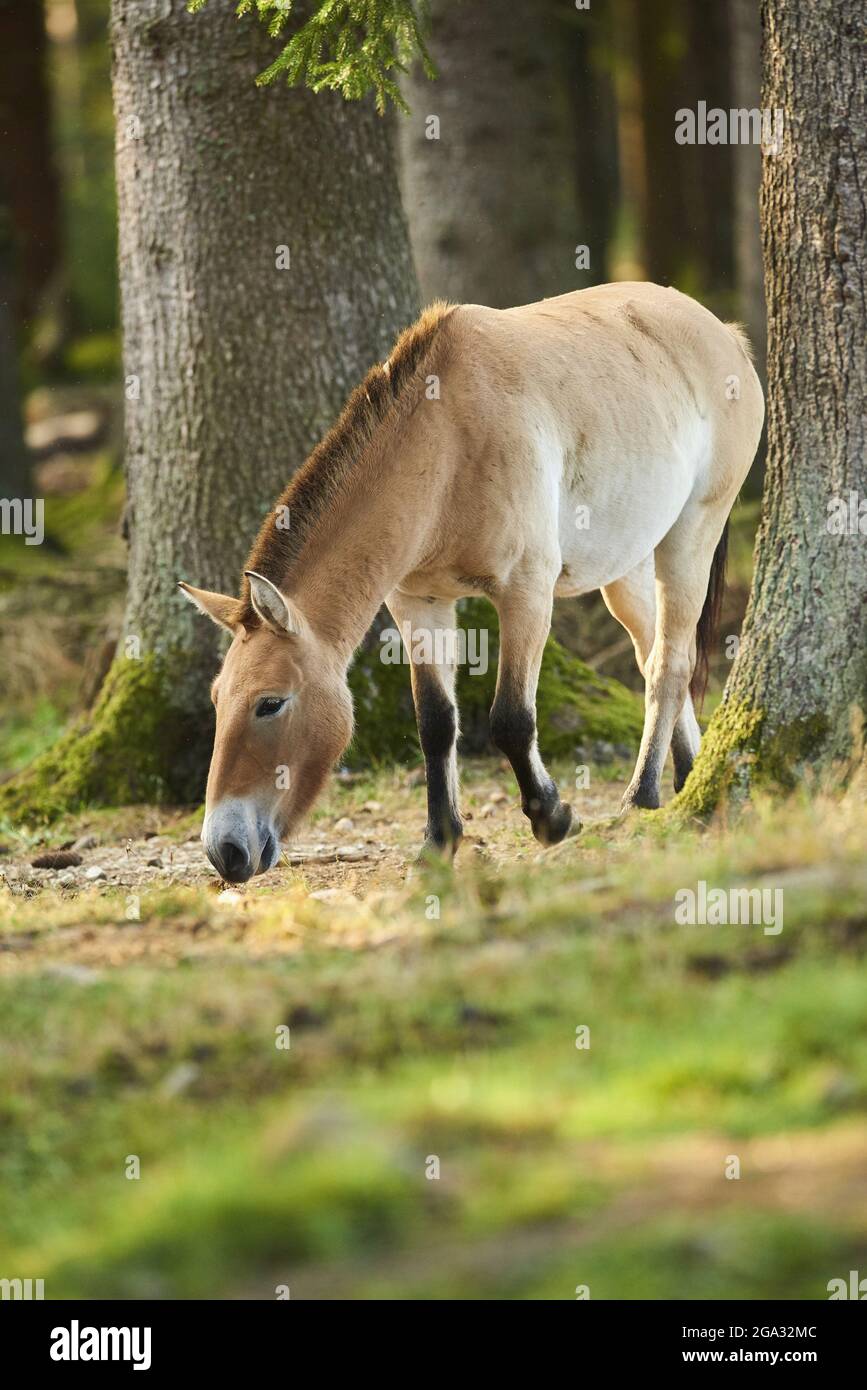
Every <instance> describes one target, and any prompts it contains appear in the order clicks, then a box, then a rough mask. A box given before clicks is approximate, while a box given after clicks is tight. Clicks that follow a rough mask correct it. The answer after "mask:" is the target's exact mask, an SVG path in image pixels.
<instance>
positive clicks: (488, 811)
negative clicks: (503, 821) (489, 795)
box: [479, 801, 497, 820]
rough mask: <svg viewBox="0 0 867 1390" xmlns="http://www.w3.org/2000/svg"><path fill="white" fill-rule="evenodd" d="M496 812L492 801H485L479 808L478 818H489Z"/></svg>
mask: <svg viewBox="0 0 867 1390" xmlns="http://www.w3.org/2000/svg"><path fill="white" fill-rule="evenodd" d="M496 814H497V808H496V806H495V805H494V803H493V802H492V801H486V802H485V804H484V806H482V807H480V808H479V820H490V818H491V816H495V815H496Z"/></svg>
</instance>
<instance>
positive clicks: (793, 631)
mask: <svg viewBox="0 0 867 1390" xmlns="http://www.w3.org/2000/svg"><path fill="white" fill-rule="evenodd" d="M763 25H764V40H765V45H764V91H763V103H762V104H763V106H764V107H765V108H769V109H771V110H776V109H777V108H782V109H783V110H784V112H785V133H784V137H783V148H782V152H781V153H779V154H777V155H766V156H765V160H764V176H763V185H762V227H763V240H764V262H765V284H766V288H767V300H768V397H769V415H768V463H767V481H766V486H765V495H764V504H763V513H762V522H761V526H760V529H759V536H758V542H757V551H756V570H755V576H754V580H753V589H752V595H751V598H750V604H749V609H748V612H747V616H746V620H745V624H744V632H743V637H742V641H741V646H740V651H739V653H738V656H737V659H736V661H735V666H734V669H733V671H732V675H731V679H730V681H729V684H728V687H727V690H726V697H725V702H724V704H723V705H722V706H721V708H720V709H719V710H718V712H717V714H716V715H715V716H714V719H713V721H712V723H711V726H710V729H709V730H708V734H707V737H706V739H705V743H704V746H703V748H702V750H701V753H700V755H699V758H698V761H697V763H696V767H695V769H694V771H693V774H692V776H691V777H690V778H689V780H688V782H687V784H686V787H685V788H684V791H683V793H682V795H681V798H680V801H681V804H682V805H683V806H684V807H685V808H686V809H687V810H693V811H704V810H708V809H710V808H711V807H712V806H713V805H715V804H716V803H717V801H718V800H719V799H720V797H721V796H722V795H723V794H725V793H726V792H730V793H732V794H734V795H739V794H742V793H743V792H744V791H745V790H747V789H749V788H751V787H756V786H762V785H767V784H771V785H782V786H784V787H786V786H792V785H794V783H795V782H796V780H797V778H798V776H799V774H800V772H801V771H802V769H803V768H804V767H805V766H806V765H810V766H812V767H813V768H815V769H817V770H819V771H820V772H821V773H822V775H823V776H827V777H829V778H832V779H834V780H836V781H845V780H846V778H847V776H848V775H849V774H850V773H851V772H852V770H853V768H854V767H855V766H857V765H858V764H860V763H862V762H863V738H862V735H861V733H860V731H859V728H860V723H861V721H863V715H864V708H865V700H867V640H865V639H867V622H865V619H867V401H865V381H867V310H865V305H867V293H865V291H867V285H865V279H867V274H865V272H867V237H865V231H867V206H865V191H864V190H865V185H867V159H865V156H867V101H865V86H864V80H863V55H864V45H865V39H867V24H865V11H864V6H863V4H862V0H766V3H765V5H764V9H763ZM859 513H860V514H859ZM859 521H860V526H859Z"/></svg>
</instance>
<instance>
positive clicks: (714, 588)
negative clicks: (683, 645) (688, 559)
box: [689, 522, 729, 705]
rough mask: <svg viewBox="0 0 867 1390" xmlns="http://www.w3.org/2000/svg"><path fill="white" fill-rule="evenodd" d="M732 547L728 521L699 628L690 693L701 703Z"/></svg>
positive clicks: (696, 631)
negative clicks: (728, 558)
mask: <svg viewBox="0 0 867 1390" xmlns="http://www.w3.org/2000/svg"><path fill="white" fill-rule="evenodd" d="M728 548H729V524H728V522H726V524H725V526H724V527H723V533H722V535H721V536H720V538H719V541H718V543H717V548H716V550H715V551H714V553H713V560H712V561H711V567H710V578H709V579H708V584H707V594H706V596H705V600H704V607H703V608H702V610H701V617H700V618H699V620H698V625H697V627H696V629H695V670H694V671H693V673H692V680H691V681H690V683H689V693H690V695H691V696H692V698H693V700H694V701H696V703H697V704H699V705H700V704H701V702H702V700H703V699H704V695H705V691H706V690H707V678H708V673H709V668H710V651H711V647H712V645H713V642H714V639H715V637H716V630H717V627H718V625H719V619H720V611H721V609H722V601H723V594H724V593H725V587H726V558H727V556H728Z"/></svg>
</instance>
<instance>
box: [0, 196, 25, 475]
mask: <svg viewBox="0 0 867 1390" xmlns="http://www.w3.org/2000/svg"><path fill="white" fill-rule="evenodd" d="M14 269H15V248H14V246H13V234H12V216H11V213H10V211H9V205H8V202H7V201H6V199H5V198H4V189H3V181H2V179H0V497H3V498H9V499H11V498H17V497H21V498H24V497H29V496H30V464H29V460H28V457H27V450H26V448H25V444H24V429H23V422H22V418H21V395H20V391H19V384H18V324H17V322H16V315H15V302H14V300H15V294H14V286H15V274H14Z"/></svg>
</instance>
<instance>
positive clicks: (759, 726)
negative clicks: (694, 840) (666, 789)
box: [670, 699, 828, 817]
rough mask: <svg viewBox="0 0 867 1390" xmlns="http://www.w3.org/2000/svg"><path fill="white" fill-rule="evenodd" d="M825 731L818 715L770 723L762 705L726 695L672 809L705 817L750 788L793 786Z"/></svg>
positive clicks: (789, 788)
mask: <svg viewBox="0 0 867 1390" xmlns="http://www.w3.org/2000/svg"><path fill="white" fill-rule="evenodd" d="M827 733H828V721H827V719H826V718H825V716H824V715H822V714H815V715H812V716H811V717H809V718H806V719H798V720H794V721H793V722H792V723H790V724H784V725H778V726H776V727H772V726H771V725H770V723H769V720H768V719H767V716H766V715H765V713H764V711H763V710H761V709H760V708H757V707H755V706H752V705H749V704H746V703H745V702H743V701H736V700H731V699H729V700H726V701H725V703H724V704H722V705H720V707H719V709H718V710H717V712H716V714H715V715H714V717H713V719H712V720H711V723H710V727H709V728H708V730H707V733H706V734H705V736H704V738H703V740H702V746H701V751H700V752H699V755H698V758H697V759H696V762H695V766H694V767H693V770H692V772H691V774H690V776H689V779H688V780H687V783H686V786H685V787H684V788H683V790H682V791H681V792H680V794H679V795H678V796H677V797H675V799H674V801H673V802H672V804H671V808H670V809H671V812H672V813H673V814H674V815H675V816H680V815H686V816H701V817H706V816H709V815H711V814H712V813H713V812H714V811H715V810H716V809H717V807H718V806H719V805H720V804H721V802H723V801H727V800H733V801H741V800H743V799H744V798H745V797H746V796H747V795H748V794H749V793H750V792H751V791H758V790H762V791H768V792H782V793H786V792H790V791H792V790H793V789H794V787H795V786H796V785H797V781H798V774H799V771H800V769H801V768H802V767H803V765H804V764H805V763H808V762H812V761H814V760H815V759H816V758H817V756H818V755H819V754H820V753H821V749H822V746H823V744H824V742H825V740H826V737H827Z"/></svg>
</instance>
